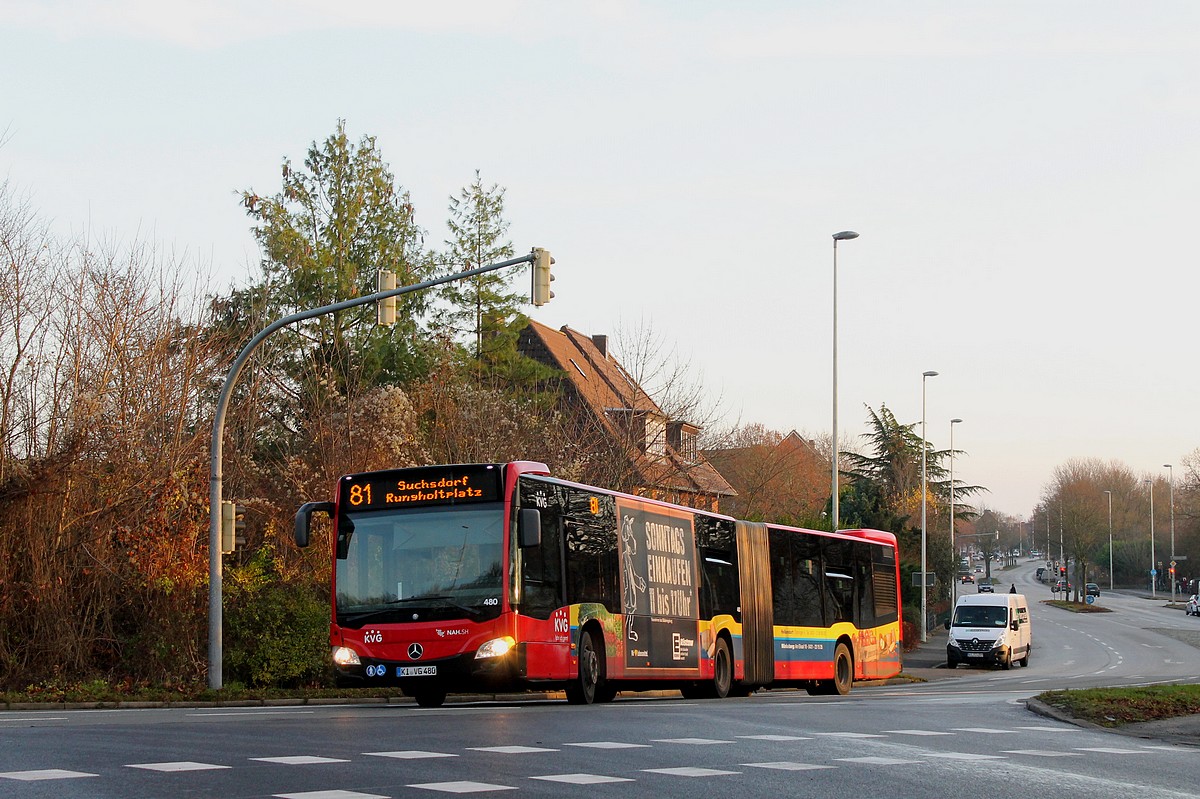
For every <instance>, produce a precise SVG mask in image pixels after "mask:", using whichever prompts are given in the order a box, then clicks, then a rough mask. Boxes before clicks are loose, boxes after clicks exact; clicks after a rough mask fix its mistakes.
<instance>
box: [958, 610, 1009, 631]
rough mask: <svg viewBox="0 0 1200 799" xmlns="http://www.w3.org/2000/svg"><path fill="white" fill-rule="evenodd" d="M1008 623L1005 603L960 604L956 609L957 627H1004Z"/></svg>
mask: <svg viewBox="0 0 1200 799" xmlns="http://www.w3.org/2000/svg"><path fill="white" fill-rule="evenodd" d="M1006 624H1008V608H1007V607H1005V606H1004V605H960V606H959V607H957V608H955V610H954V622H953V626H955V627H1003V626H1004V625H1006Z"/></svg>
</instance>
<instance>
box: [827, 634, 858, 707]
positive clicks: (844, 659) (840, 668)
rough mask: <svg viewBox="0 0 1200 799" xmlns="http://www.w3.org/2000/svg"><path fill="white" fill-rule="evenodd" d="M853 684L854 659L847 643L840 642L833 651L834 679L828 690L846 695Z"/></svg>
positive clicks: (839, 694)
mask: <svg viewBox="0 0 1200 799" xmlns="http://www.w3.org/2000/svg"><path fill="white" fill-rule="evenodd" d="M853 684H854V661H853V660H852V659H851V658H850V650H849V648H847V646H846V645H845V644H838V645H837V649H835V650H834V651H833V679H832V680H831V681H830V682H829V684H828V692H829V693H830V694H837V695H838V696H845V695H846V694H848V693H850V686H851V685H853Z"/></svg>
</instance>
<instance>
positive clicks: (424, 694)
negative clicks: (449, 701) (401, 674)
mask: <svg viewBox="0 0 1200 799" xmlns="http://www.w3.org/2000/svg"><path fill="white" fill-rule="evenodd" d="M413 699H415V700H416V701H417V705H419V706H420V707H441V706H442V703H443V702H445V701H446V692H445V691H417V692H415V693H414V694H413Z"/></svg>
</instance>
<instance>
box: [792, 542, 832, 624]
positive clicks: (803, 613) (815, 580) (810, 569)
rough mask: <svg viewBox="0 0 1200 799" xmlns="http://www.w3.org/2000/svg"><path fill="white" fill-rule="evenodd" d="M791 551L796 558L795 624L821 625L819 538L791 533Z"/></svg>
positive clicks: (823, 620) (821, 582)
mask: <svg viewBox="0 0 1200 799" xmlns="http://www.w3.org/2000/svg"><path fill="white" fill-rule="evenodd" d="M792 551H793V552H794V553H795V558H796V579H795V588H796V621H795V623H796V624H799V625H802V626H805V627H821V626H823V625H824V624H825V618H824V613H823V611H822V610H821V585H822V584H823V583H824V580H823V579H822V576H821V539H820V537H819V536H815V535H793V536H792Z"/></svg>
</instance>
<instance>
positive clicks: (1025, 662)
mask: <svg viewBox="0 0 1200 799" xmlns="http://www.w3.org/2000/svg"><path fill="white" fill-rule="evenodd" d="M1017 662H1018V663H1020V664H1021V668H1025V667H1026V666H1028V665H1029V650H1028V649H1026V650H1025V657H1023V658H1021V659H1020V660H1018V661H1017Z"/></svg>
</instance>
